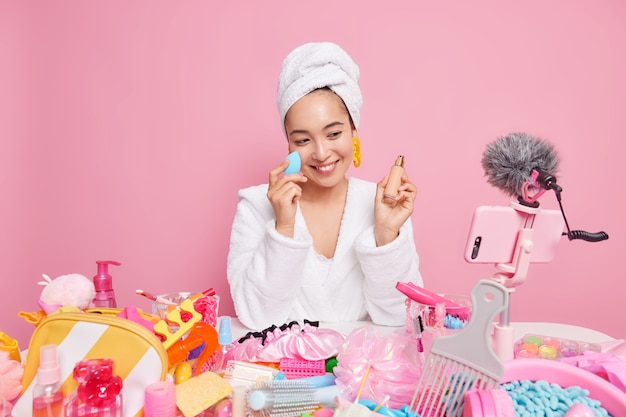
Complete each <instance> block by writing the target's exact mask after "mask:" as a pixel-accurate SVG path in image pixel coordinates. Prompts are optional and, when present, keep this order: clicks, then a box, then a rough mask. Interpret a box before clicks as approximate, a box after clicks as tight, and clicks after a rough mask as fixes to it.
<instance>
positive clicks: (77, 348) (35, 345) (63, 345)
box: [13, 309, 167, 417]
mask: <svg viewBox="0 0 626 417" xmlns="http://www.w3.org/2000/svg"><path fill="white" fill-rule="evenodd" d="M119 312H120V310H119V309H97V310H91V311H90V312H56V313H53V314H50V315H49V316H47V317H46V318H45V319H44V320H43V321H42V322H41V323H40V324H39V325H38V326H37V327H36V328H35V331H34V332H33V335H32V336H31V339H30V342H29V346H28V352H27V354H26V360H25V362H24V376H23V378H22V386H23V389H22V394H21V396H20V398H19V399H18V401H17V403H16V404H15V407H14V409H13V415H15V416H20V417H31V416H32V390H33V388H34V386H35V384H36V382H37V380H36V379H37V378H36V376H37V369H38V367H39V351H40V348H41V346H43V345H47V344H55V345H57V357H58V362H59V367H60V369H61V380H62V381H64V382H63V391H64V393H65V396H66V398H67V397H68V396H69V395H70V394H71V393H72V392H73V391H74V390H75V389H76V387H77V386H78V383H77V382H76V381H75V380H74V378H73V370H74V366H75V365H76V364H77V363H78V362H79V361H81V360H83V359H101V358H109V359H112V360H113V371H114V374H115V375H118V376H119V377H120V378H122V380H123V381H124V382H123V388H122V401H123V410H124V413H123V415H124V417H139V416H143V401H144V392H145V389H146V387H147V386H148V385H150V384H152V383H154V382H157V381H162V380H165V378H166V375H167V352H166V350H165V348H164V347H163V343H161V341H160V340H159V339H158V337H157V336H156V335H155V334H154V333H152V332H150V331H149V330H148V329H147V328H145V327H143V326H141V325H140V324H137V323H135V322H133V321H131V320H128V319H124V318H120V317H116V314H117V313H119Z"/></svg>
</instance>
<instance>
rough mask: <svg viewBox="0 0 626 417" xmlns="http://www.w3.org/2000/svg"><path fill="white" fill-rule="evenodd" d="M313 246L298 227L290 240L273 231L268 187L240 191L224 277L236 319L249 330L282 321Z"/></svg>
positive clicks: (272, 214) (300, 282)
mask: <svg viewBox="0 0 626 417" xmlns="http://www.w3.org/2000/svg"><path fill="white" fill-rule="evenodd" d="M312 246H313V240H312V238H311V236H310V235H309V233H308V232H307V231H306V230H303V229H302V228H296V230H295V236H294V238H293V239H290V238H287V237H285V236H283V235H281V234H280V233H278V232H277V231H276V229H275V219H274V211H273V209H272V206H271V204H270V203H269V200H268V199H267V184H265V185H259V186H255V187H250V188H246V189H243V190H241V191H240V192H239V203H238V205H237V211H236V213H235V219H234V221H233V225H232V230H231V237H230V249H229V254H228V265H227V276H228V283H229V285H230V292H231V296H232V299H233V302H234V306H235V310H236V312H237V317H238V319H239V320H240V321H241V323H242V324H243V325H245V326H246V327H248V328H251V329H263V328H266V327H268V326H270V325H272V324H279V323H283V322H285V320H287V318H288V317H289V314H290V312H291V311H292V309H293V306H294V303H295V302H296V298H297V295H298V292H299V290H300V287H301V286H302V280H303V276H304V274H303V273H302V270H303V268H304V265H305V261H306V257H307V253H308V252H309V250H310V249H311V248H312Z"/></svg>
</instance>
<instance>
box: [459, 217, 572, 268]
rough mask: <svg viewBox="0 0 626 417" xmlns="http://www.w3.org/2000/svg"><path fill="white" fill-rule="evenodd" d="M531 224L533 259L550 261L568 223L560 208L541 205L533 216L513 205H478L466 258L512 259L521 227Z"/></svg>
mask: <svg viewBox="0 0 626 417" xmlns="http://www.w3.org/2000/svg"><path fill="white" fill-rule="evenodd" d="M531 224H532V226H531ZM531 227H532V229H533V237H532V241H533V251H532V253H531V255H530V262H538V263H540V262H550V261H551V260H552V259H554V256H555V255H556V249H557V246H558V244H559V242H560V240H561V237H562V235H563V229H564V227H565V220H564V219H563V214H562V213H561V212H560V211H559V210H543V209H541V210H540V211H539V212H538V213H537V214H535V215H534V219H533V218H532V215H529V214H527V213H524V212H521V211H518V210H515V209H514V208H513V207H510V206H480V207H477V208H476V210H475V211H474V216H473V217H472V223H471V226H470V231H469V235H468V237H467V243H466V246H465V260H466V261H467V262H470V263H493V264H507V263H511V262H512V261H513V255H514V251H515V246H516V244H517V236H518V234H519V231H520V229H522V228H531Z"/></svg>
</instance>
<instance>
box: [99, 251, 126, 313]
mask: <svg viewBox="0 0 626 417" xmlns="http://www.w3.org/2000/svg"><path fill="white" fill-rule="evenodd" d="M96 264H98V273H97V274H96V276H94V277H93V285H94V287H95V289H96V296H95V297H94V299H93V305H94V307H110V308H116V307H117V302H116V301H115V292H114V291H113V277H112V276H111V275H109V265H116V266H120V265H121V263H119V262H117V261H96Z"/></svg>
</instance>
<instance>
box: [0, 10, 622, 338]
mask: <svg viewBox="0 0 626 417" xmlns="http://www.w3.org/2000/svg"><path fill="white" fill-rule="evenodd" d="M374 3H376V5H374ZM366 4H369V3H364V2H362V1H356V0H353V1H334V0H333V1H316V2H288V1H284V2H277V1H270V2H267V1H265V2H255V1H232V2H228V1H183V2H170V1H133V2H124V1H108V0H107V1H89V2H85V1H55V2H34V1H17V0H15V1H3V2H1V3H0V64H1V65H0V140H1V141H2V149H1V151H0V178H1V180H0V187H1V188H0V192H1V195H2V199H1V204H0V244H1V247H0V294H2V296H3V301H2V303H1V304H0V329H1V330H2V331H5V332H7V333H9V334H10V335H12V336H14V337H17V338H18V339H19V341H20V345H21V346H23V347H26V345H27V342H28V337H29V335H30V332H31V331H32V327H31V326H30V325H28V324H26V323H25V322H23V321H22V320H21V319H19V318H18V317H17V315H16V314H17V312H18V311H20V310H24V311H34V310H37V309H38V307H37V304H36V301H37V299H38V297H39V294H40V292H41V287H39V286H38V285H37V284H36V283H37V282H38V281H39V280H40V279H41V274H42V273H47V274H48V275H50V276H52V277H56V276H58V275H62V274H66V273H71V272H78V273H82V274H84V275H86V276H88V277H92V276H93V275H94V273H95V271H96V264H95V261H96V260H98V259H103V260H106V259H114V260H117V261H120V262H122V266H120V267H112V274H113V277H114V285H115V290H116V293H117V299H118V303H119V304H120V305H122V306H125V305H129V304H135V305H137V306H139V307H142V308H148V307H149V303H148V301H147V300H145V299H143V298H140V297H138V296H137V295H135V294H134V291H135V289H137V288H142V289H145V290H150V291H154V292H168V291H174V290H189V289H191V290H201V289H204V288H206V287H209V286H213V287H215V288H216V289H217V291H218V293H219V294H221V295H222V298H223V300H222V307H221V312H222V313H225V314H232V313H233V309H232V301H231V299H230V295H229V292H228V288H227V284H226V277H225V269H226V255H227V251H228V244H229V233H230V224H231V221H232V218H233V215H234V211H235V205H236V203H237V190H238V189H239V188H241V187H244V186H247V185H251V184H256V183H261V182H265V181H266V178H267V172H268V170H269V168H270V167H273V166H275V165H277V164H278V163H279V162H280V161H281V160H282V158H283V157H284V156H285V154H286V144H285V140H284V138H283V137H282V133H281V127H280V123H279V120H278V116H277V111H276V108H275V104H274V99H275V90H276V77H277V75H278V72H279V69H280V63H281V61H282V59H283V57H284V56H285V55H286V54H287V53H288V52H289V51H290V50H291V49H292V48H293V47H295V46H297V45H299V44H301V43H304V42H308V41H313V40H315V41H318V40H331V41H335V42H337V43H339V44H341V45H342V46H344V47H345V49H347V50H348V51H349V53H350V54H351V55H352V56H353V58H354V59H355V60H356V61H357V62H358V63H359V65H360V67H361V71H362V83H361V85H362V90H363V95H364V99H365V105H364V107H363V112H362V126H361V129H360V137H361V141H362V145H361V146H362V151H363V165H362V166H361V168H359V169H358V170H352V171H351V172H350V174H351V175H356V176H360V177H362V178H366V179H369V180H373V181H377V180H379V179H380V178H381V177H382V176H383V175H385V174H386V172H387V171H388V169H389V166H390V165H391V163H392V162H393V160H394V159H395V157H396V155H397V154H400V153H402V154H405V155H406V161H407V170H408V173H409V175H410V176H411V178H412V179H413V180H414V182H416V183H417V184H418V186H419V190H420V191H419V197H418V204H417V209H416V211H415V213H414V216H413V221H414V224H415V237H416V240H417V245H418V250H419V252H420V255H421V259H422V272H423V274H424V279H425V282H426V286H427V287H429V288H430V289H432V290H435V291H443V292H457V293H467V292H469V290H470V289H471V287H472V285H473V284H474V283H475V282H476V281H477V280H478V279H480V278H488V277H490V276H491V275H492V274H493V272H494V271H495V269H494V268H493V266H492V265H481V266H478V265H469V264H467V263H465V261H464V260H463V247H464V244H465V240H466V236H467V231H468V228H469V223H470V219H471V215H472V213H473V210H474V208H475V207H476V206H478V205H485V204H495V205H507V204H508V201H509V198H508V197H507V196H505V195H504V194H503V193H502V192H500V191H499V190H497V189H495V188H493V187H491V186H490V185H488V184H487V183H486V180H485V178H484V174H483V171H482V168H481V166H480V159H481V156H482V153H483V151H484V148H485V145H486V144H487V143H488V142H491V141H493V140H495V139H497V138H498V137H500V136H504V135H506V134H508V133H510V132H512V131H525V132H528V133H530V134H532V135H535V136H538V137H542V138H545V139H548V140H549V141H551V142H552V143H553V144H554V145H555V147H556V148H557V149H558V151H559V153H560V157H561V172H560V176H559V183H560V184H561V185H562V186H563V187H564V193H563V202H564V207H565V210H566V213H567V215H568V220H569V221H570V223H571V225H572V226H573V228H577V229H586V230H590V231H598V230H605V231H606V232H608V233H609V234H610V236H611V238H610V239H609V240H608V241H606V242H603V243H596V244H591V243H585V242H580V241H577V242H569V241H567V239H565V238H564V239H563V242H562V244H561V245H560V246H559V250H558V254H557V257H556V259H555V260H554V261H553V262H552V263H550V264H536V265H532V266H531V269H530V274H529V277H528V280H527V281H526V283H525V284H524V285H523V286H521V287H519V288H518V289H517V291H516V292H515V293H514V294H513V297H512V316H511V318H512V320H514V321H554V322H563V323H570V324H577V325H582V326H586V327H592V328H595V329H597V330H600V331H604V332H606V333H608V334H610V335H612V336H614V337H626V326H625V325H624V319H623V318H622V317H621V315H622V314H621V313H619V312H620V311H621V309H620V307H621V306H623V304H624V294H625V290H626V284H625V282H626V280H625V278H626V277H625V273H624V267H623V263H622V261H623V256H624V254H623V249H624V247H626V245H625V239H626V237H625V235H626V233H625V231H626V230H625V229H626V227H625V226H626V224H625V220H624V216H623V208H622V203H623V201H624V197H623V184H624V179H625V175H624V172H625V171H624V169H625V168H624V166H625V165H624V162H623V155H624V154H625V151H626V149H625V147H626V145H625V140H624V132H625V131H626V117H624V108H626V77H624V74H626V54H624V51H625V50H626V49H625V48H626V44H625V40H626V25H624V22H625V21H626V4H625V3H624V2H622V1H620V0H614V1H580V2H567V1H553V2H543V1H530V2H523V3H519V2H500V1H471V2H469V1H468V2H446V1H443V2H426V1H424V2H416V1H396V2H387V3H385V5H384V6H383V5H382V2H372V3H371V5H367V6H366ZM542 206H543V207H544V208H556V207H557V206H556V201H555V199H554V196H553V195H551V194H550V195H546V197H543V198H542ZM614 311H617V312H618V314H614V313H613V312H614Z"/></svg>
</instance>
